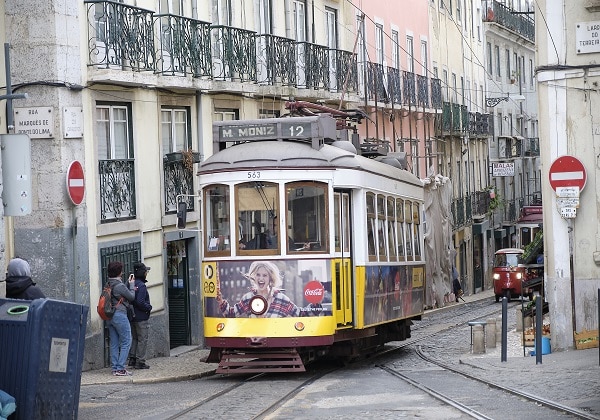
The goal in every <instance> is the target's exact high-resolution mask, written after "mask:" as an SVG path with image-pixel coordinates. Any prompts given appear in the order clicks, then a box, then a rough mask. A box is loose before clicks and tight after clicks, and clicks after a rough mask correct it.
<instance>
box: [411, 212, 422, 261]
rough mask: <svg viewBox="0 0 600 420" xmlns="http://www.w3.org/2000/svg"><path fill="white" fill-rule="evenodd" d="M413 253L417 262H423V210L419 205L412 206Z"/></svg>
mask: <svg viewBox="0 0 600 420" xmlns="http://www.w3.org/2000/svg"><path fill="white" fill-rule="evenodd" d="M412 212H413V216H412V225H413V240H414V246H413V252H414V259H415V261H419V260H421V208H420V206H419V204H418V203H413V205H412Z"/></svg>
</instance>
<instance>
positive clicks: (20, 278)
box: [6, 258, 46, 300]
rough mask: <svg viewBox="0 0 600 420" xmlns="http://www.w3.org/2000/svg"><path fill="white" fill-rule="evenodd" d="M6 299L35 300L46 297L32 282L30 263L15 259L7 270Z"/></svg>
mask: <svg viewBox="0 0 600 420" xmlns="http://www.w3.org/2000/svg"><path fill="white" fill-rule="evenodd" d="M6 297H7V298H11V299H25V300H33V299H40V298H42V299H43V298H45V297H46V296H45V295H44V293H43V292H42V291H41V290H40V288H39V287H37V286H36V285H35V283H34V282H33V280H31V268H30V267H29V263H28V262H27V261H25V260H23V259H21V258H13V259H12V260H10V262H9V263H8V269H7V270H6Z"/></svg>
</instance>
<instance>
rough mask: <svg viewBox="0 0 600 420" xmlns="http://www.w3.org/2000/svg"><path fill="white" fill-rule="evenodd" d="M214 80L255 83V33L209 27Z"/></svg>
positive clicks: (221, 26)
mask: <svg viewBox="0 0 600 420" xmlns="http://www.w3.org/2000/svg"><path fill="white" fill-rule="evenodd" d="M210 30H211V36H212V66H213V71H212V74H213V78H214V79H215V80H231V81H239V82H256V37H255V36H256V32H253V31H248V30H246V29H239V28H233V27H231V26H224V25H216V26H211V28H210Z"/></svg>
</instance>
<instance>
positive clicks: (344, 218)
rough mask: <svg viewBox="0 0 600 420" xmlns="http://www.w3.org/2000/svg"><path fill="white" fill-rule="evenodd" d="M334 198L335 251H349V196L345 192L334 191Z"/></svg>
mask: <svg viewBox="0 0 600 420" xmlns="http://www.w3.org/2000/svg"><path fill="white" fill-rule="evenodd" d="M333 199H334V207H335V208H334V211H333V217H334V218H335V219H334V235H333V237H334V239H335V252H342V251H343V252H349V251H350V248H349V246H348V245H349V243H350V197H349V196H348V194H347V193H339V192H336V193H334V195H333Z"/></svg>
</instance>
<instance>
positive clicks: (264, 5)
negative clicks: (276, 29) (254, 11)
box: [258, 0, 273, 34]
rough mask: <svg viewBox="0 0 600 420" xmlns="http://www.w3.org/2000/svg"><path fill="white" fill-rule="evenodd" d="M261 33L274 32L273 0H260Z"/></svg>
mask: <svg viewBox="0 0 600 420" xmlns="http://www.w3.org/2000/svg"><path fill="white" fill-rule="evenodd" d="M258 22H259V25H260V26H259V34H271V33H273V23H272V21H271V0H258Z"/></svg>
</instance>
